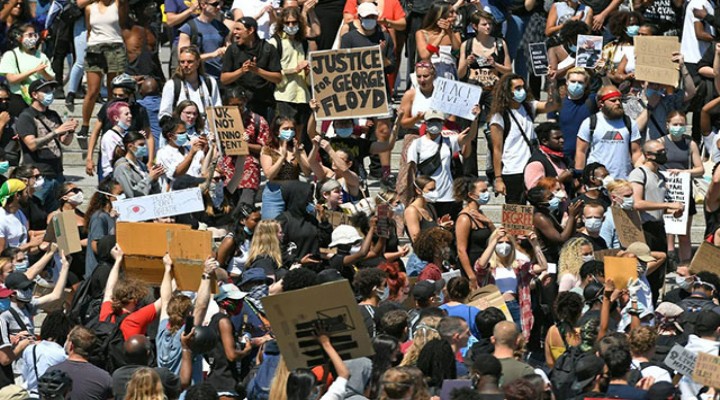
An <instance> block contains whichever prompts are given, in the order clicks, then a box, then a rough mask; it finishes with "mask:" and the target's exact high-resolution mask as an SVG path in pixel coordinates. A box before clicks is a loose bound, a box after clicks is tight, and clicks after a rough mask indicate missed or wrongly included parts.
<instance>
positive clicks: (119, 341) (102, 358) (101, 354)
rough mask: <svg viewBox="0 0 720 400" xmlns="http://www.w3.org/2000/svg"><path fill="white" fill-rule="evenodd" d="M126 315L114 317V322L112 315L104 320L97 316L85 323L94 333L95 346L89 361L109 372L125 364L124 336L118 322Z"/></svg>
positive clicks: (120, 322)
mask: <svg viewBox="0 0 720 400" xmlns="http://www.w3.org/2000/svg"><path fill="white" fill-rule="evenodd" d="M128 315H129V314H123V315H121V316H119V317H116V319H115V322H112V317H113V315H110V316H108V317H107V318H106V319H105V320H104V321H100V318H99V316H98V317H97V318H94V319H93V320H91V321H90V322H89V323H88V324H87V328H88V329H90V330H91V331H93V333H94V334H95V346H94V348H93V351H92V353H91V354H90V357H89V361H90V362H91V363H93V364H94V365H96V366H98V367H100V368H102V369H104V370H106V371H108V372H109V373H110V374H112V373H113V372H114V371H115V370H116V369H118V368H120V367H122V366H123V365H125V364H126V362H125V355H124V349H123V346H124V344H125V337H124V336H123V333H122V331H121V330H120V324H122V322H123V321H124V320H125V318H126V317H127V316H128Z"/></svg>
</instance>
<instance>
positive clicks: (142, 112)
mask: <svg viewBox="0 0 720 400" xmlns="http://www.w3.org/2000/svg"><path fill="white" fill-rule="evenodd" d="M116 101H118V100H115V99H113V100H110V101H108V102H107V103H105V104H103V106H102V107H100V111H98V113H97V118H98V120H100V122H101V123H102V128H101V129H100V134H101V135H102V134H104V133H105V132H107V131H109V130H110V129H112V127H113V126H114V125H115V124H113V122H112V121H110V119H109V118H108V116H107V109H108V107H109V106H110V104H112V103H115V102H116ZM130 113H131V114H132V122H131V123H130V129H129V130H131V131H141V130H143V129H146V128H149V127H150V117H149V116H148V112H147V110H146V109H145V107H143V106H141V105H140V104H138V103H137V102H134V101H133V102H132V104H130ZM148 133H150V132H149V131H148ZM98 143H99V142H98Z"/></svg>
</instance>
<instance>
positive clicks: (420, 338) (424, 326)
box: [400, 315, 442, 366]
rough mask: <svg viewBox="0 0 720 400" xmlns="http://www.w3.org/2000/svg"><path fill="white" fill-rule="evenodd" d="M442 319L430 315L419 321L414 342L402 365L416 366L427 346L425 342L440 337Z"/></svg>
mask: <svg viewBox="0 0 720 400" xmlns="http://www.w3.org/2000/svg"><path fill="white" fill-rule="evenodd" d="M441 319H442V318H440V317H437V316H434V315H429V316H427V317H424V318H423V319H421V320H420V321H419V322H418V324H417V326H415V332H414V334H413V340H412V344H411V345H410V347H409V348H408V349H407V351H406V352H405V356H404V357H403V360H402V361H401V362H400V365H401V366H415V363H417V359H418V356H419V355H420V351H421V350H422V349H423V347H425V344H426V343H427V342H429V341H431V340H434V339H438V338H440V333H439V332H438V330H437V327H438V325H439V324H440V320H441Z"/></svg>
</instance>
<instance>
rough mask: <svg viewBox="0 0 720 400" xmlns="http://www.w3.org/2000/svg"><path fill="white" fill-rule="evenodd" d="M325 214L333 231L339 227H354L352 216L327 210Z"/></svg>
mask: <svg viewBox="0 0 720 400" xmlns="http://www.w3.org/2000/svg"><path fill="white" fill-rule="evenodd" d="M323 213H324V214H325V218H327V221H328V222H329V223H330V225H332V227H333V229H335V228H337V227H338V226H339V225H352V224H351V223H350V215H349V214H345V213H344V212H342V211H332V210H325V211H324V212H323Z"/></svg>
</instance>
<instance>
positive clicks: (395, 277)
mask: <svg viewBox="0 0 720 400" xmlns="http://www.w3.org/2000/svg"><path fill="white" fill-rule="evenodd" d="M378 268H379V269H381V270H383V271H385V274H387V278H386V279H385V280H386V281H387V287H388V288H389V289H390V295H389V296H388V300H389V301H394V302H398V303H402V302H403V301H404V300H405V299H406V298H407V295H408V290H409V289H410V288H409V286H408V279H407V274H406V273H405V272H403V271H401V270H400V267H399V265H398V263H397V262H384V263H382V264H380V265H378Z"/></svg>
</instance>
